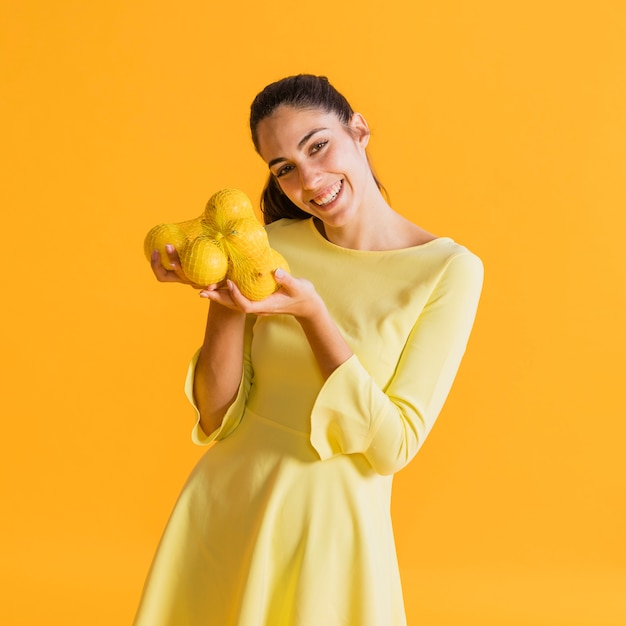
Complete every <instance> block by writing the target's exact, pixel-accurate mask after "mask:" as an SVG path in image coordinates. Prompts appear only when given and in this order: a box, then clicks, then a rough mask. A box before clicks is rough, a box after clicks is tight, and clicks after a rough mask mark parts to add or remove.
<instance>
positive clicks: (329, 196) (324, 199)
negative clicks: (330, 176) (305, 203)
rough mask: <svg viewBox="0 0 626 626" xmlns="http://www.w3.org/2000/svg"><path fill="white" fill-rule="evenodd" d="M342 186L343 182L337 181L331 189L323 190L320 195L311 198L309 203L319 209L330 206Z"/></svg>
mask: <svg viewBox="0 0 626 626" xmlns="http://www.w3.org/2000/svg"><path fill="white" fill-rule="evenodd" d="M342 186H343V180H339V181H337V182H336V183H335V184H334V185H333V186H332V187H329V188H328V189H326V190H324V192H323V193H322V194H320V195H319V196H316V197H315V198H313V200H311V202H313V204H316V205H317V206H320V207H323V206H326V205H327V204H330V203H331V202H332V201H333V200H334V199H335V198H336V197H337V196H338V195H339V192H340V191H341V188H342Z"/></svg>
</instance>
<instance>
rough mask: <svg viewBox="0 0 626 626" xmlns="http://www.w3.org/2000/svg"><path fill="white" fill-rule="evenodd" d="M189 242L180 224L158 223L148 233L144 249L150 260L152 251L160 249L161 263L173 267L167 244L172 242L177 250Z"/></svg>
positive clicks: (167, 267)
mask: <svg viewBox="0 0 626 626" xmlns="http://www.w3.org/2000/svg"><path fill="white" fill-rule="evenodd" d="M185 243H187V235H186V233H185V231H184V230H183V229H182V228H181V227H180V225H179V224H157V225H156V226H154V227H153V228H152V229H150V231H149V232H148V234H147V235H146V238H145V240H144V243H143V251H144V254H145V255H146V258H147V259H148V261H150V260H151V257H152V251H153V250H158V251H159V255H160V257H161V265H162V266H163V267H164V268H166V269H168V270H169V269H172V266H171V264H170V260H169V257H168V255H167V252H166V251H165V246H166V245H167V244H171V245H172V246H174V248H176V250H177V251H180V249H181V248H182V247H183V246H184V245H185Z"/></svg>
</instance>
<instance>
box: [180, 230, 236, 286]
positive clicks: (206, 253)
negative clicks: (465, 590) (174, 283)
mask: <svg viewBox="0 0 626 626" xmlns="http://www.w3.org/2000/svg"><path fill="white" fill-rule="evenodd" d="M179 256H180V265H181V267H182V270H183V273H184V274H185V276H186V277H187V278H188V279H189V280H190V281H191V282H192V283H195V284H196V285H202V286H203V287H206V286H207V285H213V284H214V283H219V282H221V281H222V280H224V278H226V272H227V270H228V258H227V257H226V255H225V254H224V253H223V252H222V250H220V248H219V247H218V246H216V245H215V242H214V241H213V240H212V239H210V238H209V237H206V236H200V237H196V238H195V239H194V240H192V241H189V242H187V244H186V245H185V246H183V248H182V250H181V251H180V254H179Z"/></svg>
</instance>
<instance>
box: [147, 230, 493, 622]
mask: <svg viewBox="0 0 626 626" xmlns="http://www.w3.org/2000/svg"><path fill="white" fill-rule="evenodd" d="M268 233H269V236H270V242H271V245H272V247H274V248H276V249H277V250H279V251H280V252H281V253H282V254H283V255H284V256H285V258H286V259H287V261H288V262H289V265H290V267H291V272H292V273H293V274H294V275H295V276H302V277H306V278H308V279H310V280H311V281H312V282H313V283H314V284H315V287H316V289H317V291H318V292H319V293H320V294H321V296H322V297H323V299H324V301H325V302H326V304H327V306H328V308H329V310H330V313H331V314H332V316H333V318H334V319H335V321H336V323H337V324H338V326H339V328H340V329H341V331H342V333H343V335H344V336H345V338H346V340H347V342H348V343H349V345H350V346H351V348H352V350H353V351H354V356H352V357H351V358H350V359H349V360H348V361H346V362H345V363H344V364H343V365H341V366H340V367H339V368H338V369H337V370H335V372H334V373H333V374H332V375H331V376H330V378H329V379H328V380H327V381H326V382H324V381H323V379H322V377H321V376H320V373H319V370H318V367H317V364H316V361H315V359H314V357H313V354H312V353H311V350H310V347H309V345H308V343H307V340H306V338H305V336H304V334H303V332H302V330H301V328H300V326H299V324H298V323H297V322H296V321H295V320H294V319H293V318H292V317H290V316H282V315H281V316H271V317H260V318H258V319H255V318H250V319H249V320H248V324H247V333H246V352H245V366H244V370H245V371H244V374H243V377H242V381H241V385H240V389H239V393H238V396H237V399H236V401H235V403H234V404H233V405H232V407H231V408H230V409H229V411H228V413H227V415H226V416H225V418H224V420H223V423H222V425H221V427H220V428H219V429H218V430H217V431H216V432H214V433H213V434H212V435H211V436H210V437H207V436H205V435H204V433H203V432H202V431H201V430H200V428H199V427H198V425H196V427H195V428H194V431H193V439H194V441H195V442H196V443H198V444H200V445H205V444H213V445H212V446H211V447H210V448H209V449H208V451H207V452H206V454H205V455H204V456H203V457H202V459H201V460H200V461H199V463H198V465H197V466H196V468H195V469H194V470H193V472H192V474H191V475H190V477H189V479H188V481H187V483H186V485H185V486H184V488H183V490H182V493H181V495H180V498H179V500H178V502H177V503H176V506H175V507H174V510H173V512H172V514H171V518H170V520H169V522H168V524H167V527H166V529H165V532H164V534H163V537H162V540H161V543H160V545H159V548H158V550H157V553H156V556H155V558H154V562H153V564H152V568H151V570H150V573H149V576H148V579H147V581H146V585H145V588H144V593H143V596H142V600H141V604H140V607H139V610H138V613H137V617H136V620H135V626H403V625H404V624H406V618H405V613H404V607H403V599H402V591H401V586H400V577H399V571H398V564H397V560H396V551H395V546H394V538H393V532H392V526H391V518H390V498H391V486H392V478H393V473H394V472H396V471H398V470H400V469H401V468H402V467H403V466H405V465H406V464H407V463H408V462H409V461H410V460H411V459H412V458H413V456H414V455H415V454H416V452H417V451H418V449H419V447H420V446H421V444H422V443H423V442H424V439H425V437H426V435H427V434H428V432H429V430H430V429H431V427H432V425H433V423H434V421H435V419H436V417H437V414H438V413H439V411H440V409H441V407H442V405H443V403H444V401H445V398H446V396H447V394H448V391H449V389H450V386H451V385H452V382H453V379H454V376H455V374H456V371H457V368H458V365H459V362H460V360H461V357H462V355H463V352H464V350H465V346H466V342H467V339H468V336H469V333H470V330H471V327H472V324H473V320H474V315H475V311H476V307H477V303H478V298H479V294H480V290H481V285H482V277H483V267H482V263H481V261H480V260H479V259H478V257H476V256H475V255H474V254H472V253H471V252H469V251H468V250H467V249H466V248H464V247H462V246H460V245H459V244H457V243H455V242H454V241H453V240H452V239H449V238H446V237H443V238H439V239H435V240H433V241H431V242H429V243H426V244H423V245H421V246H416V247H413V248H408V249H402V250H394V251H384V252H372V251H357V250H348V249H344V248H341V247H338V246H335V245H334V244H332V243H330V242H328V241H327V240H326V239H324V238H323V237H322V236H321V235H320V234H319V232H318V231H317V229H316V227H315V225H314V223H313V221H312V220H310V219H309V220H303V221H297V220H280V221H279V222H275V223H273V224H271V225H270V226H269V227H268ZM194 365H195V358H194V360H192V363H191V366H190V370H189V376H188V378H187V387H186V390H187V394H188V396H189V398H190V400H191V401H192V402H193V398H192V395H191V389H192V380H193V370H194Z"/></svg>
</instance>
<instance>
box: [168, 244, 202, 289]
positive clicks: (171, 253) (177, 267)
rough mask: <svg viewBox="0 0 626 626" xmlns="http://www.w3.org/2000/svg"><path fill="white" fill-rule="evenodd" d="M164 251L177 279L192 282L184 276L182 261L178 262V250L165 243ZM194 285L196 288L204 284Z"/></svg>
mask: <svg viewBox="0 0 626 626" xmlns="http://www.w3.org/2000/svg"><path fill="white" fill-rule="evenodd" d="M165 251H166V252H167V257H168V259H169V261H170V265H171V266H172V271H173V272H174V273H175V274H176V275H177V276H178V280H179V281H180V282H181V283H189V284H192V283H191V282H190V281H189V279H188V278H187V277H186V276H185V273H184V272H183V266H182V263H181V262H180V257H179V256H178V251H177V250H176V248H175V247H174V246H173V245H171V244H169V243H168V244H166V245H165ZM193 286H194V287H197V288H198V289H200V288H201V287H204V285H193Z"/></svg>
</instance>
